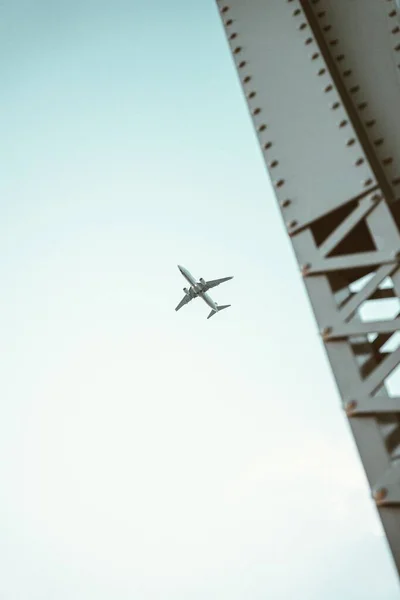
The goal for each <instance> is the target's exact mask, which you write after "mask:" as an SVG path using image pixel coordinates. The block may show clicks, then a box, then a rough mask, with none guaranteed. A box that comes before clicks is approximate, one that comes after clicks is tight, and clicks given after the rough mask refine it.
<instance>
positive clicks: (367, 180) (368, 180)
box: [364, 179, 372, 187]
mask: <svg viewBox="0 0 400 600" xmlns="http://www.w3.org/2000/svg"><path fill="white" fill-rule="evenodd" d="M370 185H372V179H366V180H365V181H364V187H369V186H370Z"/></svg>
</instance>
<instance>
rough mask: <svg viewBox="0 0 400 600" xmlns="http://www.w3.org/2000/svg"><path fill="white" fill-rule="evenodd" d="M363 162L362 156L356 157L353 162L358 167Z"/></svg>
mask: <svg viewBox="0 0 400 600" xmlns="http://www.w3.org/2000/svg"><path fill="white" fill-rule="evenodd" d="M363 162H364V159H363V158H358V159H357V160H356V163H355V164H356V167H359V166H360V165H362V164H363Z"/></svg>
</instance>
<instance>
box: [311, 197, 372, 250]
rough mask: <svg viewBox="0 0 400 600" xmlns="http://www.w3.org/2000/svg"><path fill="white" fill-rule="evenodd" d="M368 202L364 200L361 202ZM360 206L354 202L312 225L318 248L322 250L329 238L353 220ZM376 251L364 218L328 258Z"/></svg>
mask: <svg viewBox="0 0 400 600" xmlns="http://www.w3.org/2000/svg"><path fill="white" fill-rule="evenodd" d="M367 200H368V199H363V200H361V202H365V201H367ZM359 206H360V204H359V203H358V202H357V201H352V202H349V203H348V204H346V205H344V206H341V207H339V208H337V209H336V210H334V211H332V212H330V213H328V214H327V215H324V216H323V217H321V218H320V219H318V220H316V221H314V222H313V223H312V224H311V231H312V234H313V237H314V241H315V244H316V245H317V247H318V248H320V247H321V246H322V245H323V243H324V242H325V241H326V240H327V239H328V238H329V236H331V235H332V234H334V232H335V231H336V230H338V228H339V227H340V226H342V225H344V224H345V222H346V220H347V219H349V218H351V215H352V214H353V213H354V211H356V210H357V208H358V207H359ZM376 249H377V248H376V245H375V243H374V240H373V238H372V236H371V233H370V231H369V229H368V227H367V225H366V223H365V217H362V218H360V221H359V222H358V223H357V224H356V225H355V226H354V227H352V228H351V229H350V231H349V232H348V234H346V235H345V236H344V237H343V239H342V240H341V241H339V243H338V244H337V246H335V247H334V248H333V249H332V250H331V251H330V252H329V253H328V254H327V256H343V255H346V254H357V253H361V252H371V251H374V250H376Z"/></svg>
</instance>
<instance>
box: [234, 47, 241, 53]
mask: <svg viewBox="0 0 400 600" xmlns="http://www.w3.org/2000/svg"><path fill="white" fill-rule="evenodd" d="M242 50H243V48H242V46H236V48H235V49H234V51H233V54H239V52H241V51H242Z"/></svg>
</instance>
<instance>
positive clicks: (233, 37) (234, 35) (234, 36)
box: [229, 33, 237, 40]
mask: <svg viewBox="0 0 400 600" xmlns="http://www.w3.org/2000/svg"><path fill="white" fill-rule="evenodd" d="M235 38H237V33H231V35H230V36H229V39H230V40H234V39H235Z"/></svg>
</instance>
